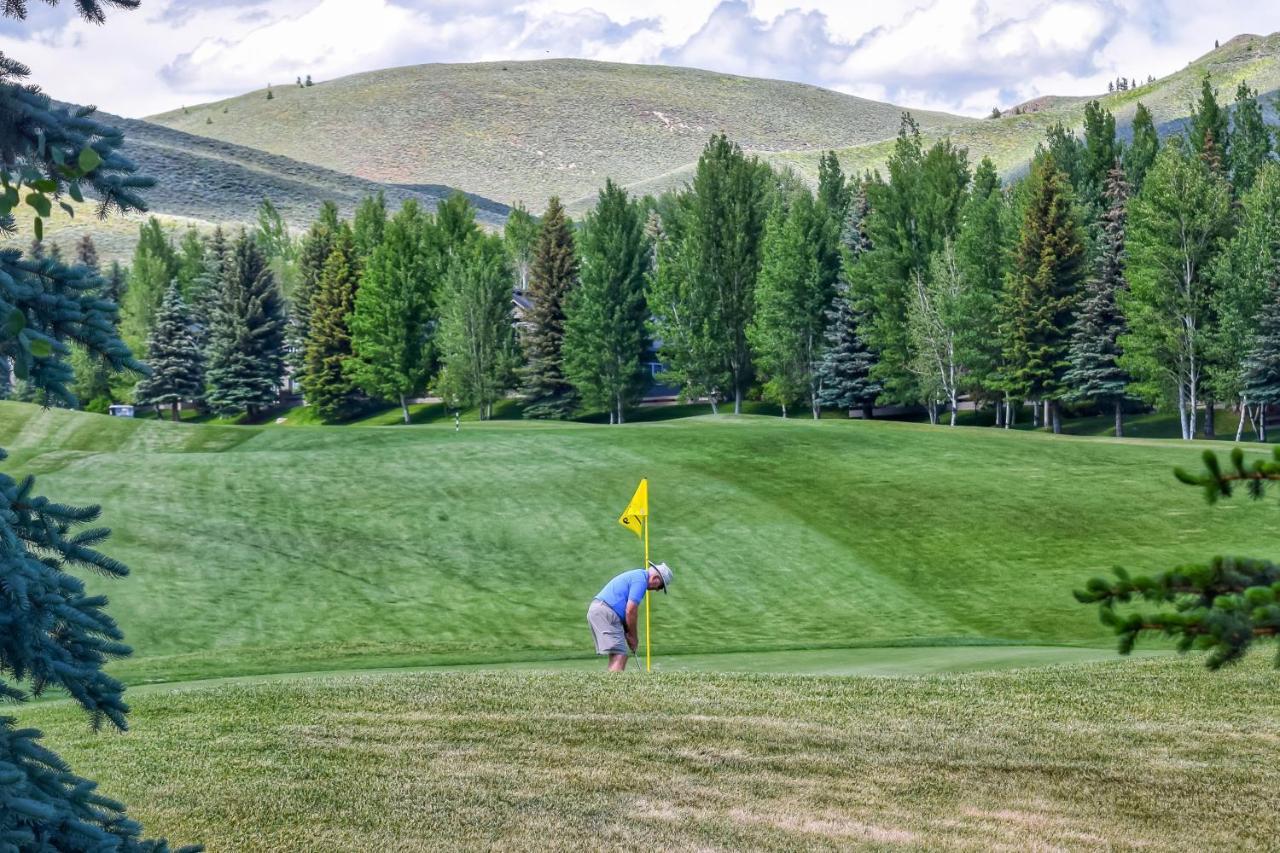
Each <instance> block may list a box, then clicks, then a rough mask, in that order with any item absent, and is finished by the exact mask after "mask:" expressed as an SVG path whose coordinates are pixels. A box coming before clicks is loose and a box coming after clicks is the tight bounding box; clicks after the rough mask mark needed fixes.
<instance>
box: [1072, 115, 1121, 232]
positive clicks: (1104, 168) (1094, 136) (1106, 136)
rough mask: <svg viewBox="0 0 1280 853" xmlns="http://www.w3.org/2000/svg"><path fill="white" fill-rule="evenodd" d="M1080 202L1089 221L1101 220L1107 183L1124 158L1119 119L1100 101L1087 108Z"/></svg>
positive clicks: (1105, 204) (1105, 205) (1104, 208)
mask: <svg viewBox="0 0 1280 853" xmlns="http://www.w3.org/2000/svg"><path fill="white" fill-rule="evenodd" d="M1081 154H1082V162H1081V170H1080V171H1081V174H1080V189H1079V193H1080V203H1081V205H1082V207H1083V208H1084V212H1085V216H1086V218H1087V221H1088V222H1090V223H1091V224H1092V223H1094V222H1096V221H1098V220H1100V218H1101V216H1102V214H1103V211H1104V210H1106V207H1107V203H1106V199H1105V195H1106V191H1107V184H1108V180H1109V175H1110V173H1111V169H1112V167H1113V166H1114V165H1115V163H1116V160H1117V159H1118V158H1119V157H1120V143H1119V142H1118V141H1117V140H1116V117H1115V116H1114V115H1112V114H1111V111H1110V110H1108V109H1106V108H1105V107H1103V106H1102V105H1101V104H1100V103H1098V102H1097V101H1090V102H1089V103H1088V104H1086V105H1085V108H1084V150H1083V151H1082V152H1081Z"/></svg>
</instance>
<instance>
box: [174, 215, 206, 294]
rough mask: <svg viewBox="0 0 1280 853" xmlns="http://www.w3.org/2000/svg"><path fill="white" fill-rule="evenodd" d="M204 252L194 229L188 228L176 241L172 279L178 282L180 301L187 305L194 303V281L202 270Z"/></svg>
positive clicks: (203, 247) (201, 241)
mask: <svg viewBox="0 0 1280 853" xmlns="http://www.w3.org/2000/svg"><path fill="white" fill-rule="evenodd" d="M204 252H205V243H204V240H202V239H201V238H200V233H199V232H198V231H196V229H195V228H194V227H188V228H187V229H186V230H185V231H183V232H182V239H181V240H179V241H178V246H177V249H176V251H175V256H174V260H175V265H174V274H173V277H174V280H175V281H177V282H178V292H179V293H181V294H182V301H183V302H184V303H185V304H187V305H191V304H192V303H193V302H194V301H195V284H196V279H197V278H199V277H200V273H201V272H202V271H203V270H204ZM166 291H167V288H166Z"/></svg>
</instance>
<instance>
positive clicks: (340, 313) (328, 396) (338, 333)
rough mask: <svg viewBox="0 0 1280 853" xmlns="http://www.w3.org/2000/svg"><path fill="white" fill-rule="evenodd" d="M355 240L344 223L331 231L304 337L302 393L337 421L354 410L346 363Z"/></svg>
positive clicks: (352, 306)
mask: <svg viewBox="0 0 1280 853" xmlns="http://www.w3.org/2000/svg"><path fill="white" fill-rule="evenodd" d="M356 264H357V259H356V246H355V239H354V236H353V234H352V232H351V229H350V228H348V227H347V226H346V225H345V224H343V225H341V226H339V228H338V232H337V234H335V235H334V240H333V249H332V251H330V252H329V257H328V258H327V259H326V260H325V262H324V268H323V269H322V270H321V271H320V285H319V287H318V288H317V290H316V293H315V296H313V297H312V299H311V333H310V334H309V335H308V336H307V361H306V367H307V369H306V372H305V373H304V374H303V379H302V392H303V394H304V395H305V396H306V400H307V404H308V405H310V406H313V407H314V408H315V411H316V413H317V414H319V415H320V418H321V420H324V421H338V420H342V419H344V418H348V417H350V416H352V415H353V414H355V412H356V410H357V409H358V408H359V405H360V402H361V401H360V397H359V389H358V387H357V385H356V383H355V382H354V380H353V379H352V378H351V376H350V374H349V372H348V371H347V369H346V367H345V364H346V361H347V360H348V359H349V358H351V329H350V326H349V325H348V318H349V317H350V315H351V313H352V312H353V311H354V310H355V306H356V290H357V287H358V285H359V277H358V273H357V272H356Z"/></svg>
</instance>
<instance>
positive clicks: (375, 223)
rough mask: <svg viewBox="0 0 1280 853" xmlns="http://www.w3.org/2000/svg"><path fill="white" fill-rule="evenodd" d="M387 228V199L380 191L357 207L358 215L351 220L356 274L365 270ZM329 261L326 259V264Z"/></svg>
mask: <svg viewBox="0 0 1280 853" xmlns="http://www.w3.org/2000/svg"><path fill="white" fill-rule="evenodd" d="M386 228H387V197H386V194H385V193H383V192H382V191H381V190H379V191H378V192H377V193H375V194H374V195H370V196H365V197H364V198H363V199H361V201H360V204H359V205H358V206H357V207H356V215H355V217H354V218H353V219H352V220H351V236H352V239H353V240H354V243H353V245H354V247H355V263H356V273H357V275H358V274H359V271H360V270H362V269H364V264H365V261H367V260H368V259H369V256H370V255H372V254H373V250H374V249H376V248H378V244H379V243H381V242H382V233H383V232H384V231H385V230H386ZM327 262H328V259H326V263H327Z"/></svg>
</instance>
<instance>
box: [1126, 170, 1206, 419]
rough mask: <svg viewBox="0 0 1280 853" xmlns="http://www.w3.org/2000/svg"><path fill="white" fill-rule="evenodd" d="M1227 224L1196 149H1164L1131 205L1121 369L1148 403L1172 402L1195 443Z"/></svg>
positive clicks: (1127, 243) (1127, 242) (1127, 244)
mask: <svg viewBox="0 0 1280 853" xmlns="http://www.w3.org/2000/svg"><path fill="white" fill-rule="evenodd" d="M1230 222H1231V199H1230V193H1229V191H1228V189H1227V185H1226V182H1225V181H1223V180H1222V178H1221V177H1219V176H1218V175H1216V174H1214V173H1213V172H1212V171H1211V170H1210V168H1209V167H1208V165H1207V164H1205V163H1204V161H1203V160H1202V159H1201V158H1200V157H1198V156H1196V154H1195V153H1194V152H1189V151H1187V150H1186V149H1185V148H1184V147H1183V146H1180V145H1167V146H1165V147H1164V148H1163V149H1162V150H1161V152H1160V154H1159V156H1158V157H1157V158H1156V163H1155V165H1154V166H1153V167H1152V168H1151V171H1150V172H1149V173H1148V174H1147V179H1146V182H1145V183H1144V185H1143V187H1142V192H1141V193H1139V194H1138V195H1137V196H1136V197H1135V198H1134V199H1133V201H1132V202H1131V203H1130V206H1129V223H1128V233H1127V238H1126V251H1127V253H1128V273H1129V290H1128V291H1127V292H1126V293H1124V294H1123V295H1122V297H1121V308H1122V310H1123V311H1124V313H1125V317H1126V319H1127V321H1128V325H1129V332H1128V333H1127V334H1126V335H1124V336H1123V337H1122V338H1121V341H1120V344H1121V347H1122V348H1123V349H1124V356H1123V357H1122V359H1121V365H1122V366H1123V367H1124V368H1125V369H1126V370H1128V371H1129V373H1130V374H1131V375H1133V377H1134V378H1135V379H1137V380H1138V383H1137V390H1139V391H1140V392H1141V393H1143V395H1144V396H1146V397H1147V398H1148V399H1153V400H1163V401H1165V402H1168V403H1172V404H1173V405H1175V406H1176V408H1177V411H1178V417H1179V422H1180V424H1181V431H1182V437H1183V438H1184V439H1188V440H1190V439H1192V438H1194V437H1195V432H1196V416H1197V415H1196V413H1197V407H1198V406H1199V404H1200V401H1201V391H1202V382H1203V379H1204V373H1205V362H1206V355H1207V353H1206V349H1207V346H1208V343H1209V338H1208V335H1207V329H1206V323H1207V321H1208V317H1209V316H1210V308H1211V304H1212V290H1211V282H1210V280H1209V277H1208V272H1209V267H1210V264H1211V262H1212V261H1213V257H1214V253H1215V251H1216V249H1217V244H1218V240H1219V238H1221V237H1222V236H1223V235H1224V234H1226V233H1227V229H1228V226H1229V225H1230Z"/></svg>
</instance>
